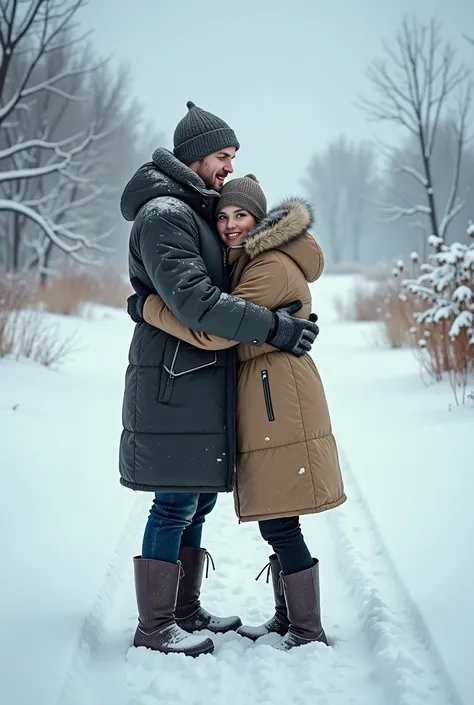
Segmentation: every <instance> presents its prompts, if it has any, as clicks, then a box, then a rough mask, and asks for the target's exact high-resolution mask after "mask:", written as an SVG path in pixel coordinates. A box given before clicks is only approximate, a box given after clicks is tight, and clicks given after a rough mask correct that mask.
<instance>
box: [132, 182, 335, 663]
mask: <svg viewBox="0 0 474 705" xmlns="http://www.w3.org/2000/svg"><path fill="white" fill-rule="evenodd" d="M218 208H219V210H218V214H217V229H218V232H219V235H220V237H221V239H222V241H223V242H224V244H225V245H226V247H227V248H228V249H227V257H228V260H227V261H228V265H229V267H230V268H231V282H232V293H233V294H234V295H235V296H238V297H240V298H242V299H245V300H247V301H251V302H253V303H256V304H261V305H263V306H266V307H267V308H269V309H275V308H277V307H278V306H282V305H285V304H288V303H290V302H293V301H297V300H299V301H301V303H302V307H301V310H299V311H298V312H297V314H298V316H300V317H306V318H308V316H309V314H310V311H311V294H310V289H309V286H308V283H309V282H314V281H316V279H318V278H319V277H320V276H321V273H322V270H323V266H324V261H323V254H322V251H321V249H320V247H319V245H318V244H317V243H316V241H315V240H314V238H313V237H312V236H311V235H310V234H309V233H308V229H309V228H310V227H311V223H312V217H311V209H310V207H309V206H308V205H307V204H306V203H304V202H303V201H301V200H287V201H284V202H283V203H282V204H281V205H280V206H278V207H277V208H275V209H273V210H271V211H270V212H269V213H267V212H266V210H267V204H266V199H265V195H264V193H263V191H262V189H261V187H260V185H259V184H258V182H257V181H256V179H255V177H254V176H252V175H248V176H246V177H244V178H241V179H233V180H232V181H230V182H229V183H228V184H226V185H225V186H224V187H223V189H222V191H221V198H220V200H219V206H218ZM295 313H296V311H295ZM143 317H144V319H145V321H147V323H149V324H150V325H153V326H156V327H158V328H161V329H162V330H164V331H166V332H167V333H170V334H171V335H173V336H175V337H176V338H179V339H180V340H183V341H185V342H187V343H191V344H192V345H194V346H197V347H200V348H205V349H208V350H220V349H224V348H229V347H232V346H234V345H238V343H236V342H235V341H229V340H224V339H222V338H217V337H214V336H210V335H207V334H206V333H203V332H196V331H192V330H190V329H189V328H187V327H186V326H185V325H184V324H182V323H181V322H180V321H179V320H178V319H177V318H176V317H175V316H174V314H172V313H171V311H170V310H169V309H168V308H167V307H166V306H165V304H164V302H163V301H162V299H161V298H160V297H159V296H158V295H155V294H153V295H150V296H149V297H148V298H147V300H146V302H145V305H144V308H143ZM238 357H239V361H240V365H239V380H238V392H237V468H236V482H235V495H234V496H235V508H236V513H237V516H238V517H239V520H240V521H258V523H259V528H260V532H261V534H262V537H263V538H264V539H265V540H266V541H267V542H268V543H269V544H270V546H271V547H272V549H273V551H274V554H273V555H272V556H271V557H270V562H269V573H270V572H271V575H272V582H273V592H274V598H275V614H274V615H273V617H272V618H271V619H270V620H269V621H268V622H266V623H265V624H263V625H261V626H258V627H247V626H243V627H241V628H240V629H239V630H238V631H239V633H240V634H242V635H243V636H247V637H249V638H250V639H252V640H256V639H257V638H258V637H260V636H263V635H265V634H269V633H272V632H275V633H277V634H279V635H281V637H282V638H281V639H280V640H279V641H278V642H277V643H276V644H275V645H274V646H275V648H278V649H282V650H288V649H291V648H293V647H295V646H300V645H302V644H305V643H308V642H312V641H321V642H324V643H327V640H326V635H325V633H324V629H323V627H322V624H321V613H320V597H319V562H318V560H317V559H314V558H313V557H312V555H311V553H310V551H309V549H308V547H307V545H306V543H305V541H304V538H303V535H302V533H301V528H300V522H299V516H300V515H302V514H310V513H315V512H322V511H325V510H327V509H332V508H333V507H337V506H339V505H340V504H342V503H343V502H344V501H345V499H346V497H345V494H344V489H343V482H342V477H341V471H340V467H339V460H338V454H337V449H336V442H335V439H334V436H333V434H332V430H331V422H330V417H329V411H328V407H327V402H326V397H325V394H324V389H323V385H322V382H321V378H320V376H319V373H318V371H317V369H316V367H315V365H314V363H313V361H312V359H311V358H310V356H309V355H304V356H303V357H294V356H292V355H289V354H287V353H285V352H281V351H277V350H276V349H275V348H273V347H271V346H270V345H265V346H263V347H255V346H251V345H244V344H240V345H239V348H238ZM167 373H168V374H169V375H170V376H171V377H173V374H174V371H173V366H172V365H171V367H170V368H169V369H167ZM267 579H268V578H267Z"/></svg>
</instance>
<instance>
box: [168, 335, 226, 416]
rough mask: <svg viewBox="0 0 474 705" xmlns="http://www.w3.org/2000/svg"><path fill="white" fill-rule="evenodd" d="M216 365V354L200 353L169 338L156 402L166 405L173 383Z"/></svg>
mask: <svg viewBox="0 0 474 705" xmlns="http://www.w3.org/2000/svg"><path fill="white" fill-rule="evenodd" d="M216 363H217V352H215V351H210V350H209V351H207V350H206V351H201V350H198V349H197V348H194V347H193V346H191V345H186V344H183V343H182V341H181V340H175V339H173V338H171V339H170V340H168V342H167V343H166V347H165V352H164V355H163V365H162V371H161V379H160V388H159V392H158V401H159V402H161V403H162V404H167V403H168V402H169V401H170V399H171V395H172V392H173V386H174V381H175V379H176V378H178V377H184V375H188V374H190V373H191V372H197V371H198V370H203V369H205V368H206V367H210V366H211V365H215V364H216Z"/></svg>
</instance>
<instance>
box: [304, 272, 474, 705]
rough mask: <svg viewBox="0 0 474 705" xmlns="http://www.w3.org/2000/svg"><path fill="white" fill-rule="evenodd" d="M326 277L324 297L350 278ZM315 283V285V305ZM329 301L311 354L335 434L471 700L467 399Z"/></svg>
mask: <svg viewBox="0 0 474 705" xmlns="http://www.w3.org/2000/svg"><path fill="white" fill-rule="evenodd" d="M322 284H323V286H321V290H322V292H323V295H327V294H328V293H329V291H331V292H332V294H333V295H334V294H335V293H337V292H338V291H341V290H342V291H344V288H345V287H346V286H347V282H346V278H344V277H343V278H340V277H331V278H329V281H328V280H326V281H323V282H322ZM324 285H326V288H325V287H324ZM319 290H320V289H318V285H317V284H316V285H315V287H314V290H313V296H314V306H315V310H318V299H319V293H318V291H319ZM327 301H328V299H327V298H324V299H323V300H322V301H321V306H322V308H323V314H322V316H321V330H322V333H321V335H320V337H319V338H318V347H317V349H315V351H314V359H315V360H316V362H317V364H318V365H319V368H320V371H321V375H322V378H323V380H324V383H325V386H326V389H327V393H328V396H329V401H330V408H331V413H332V417H333V423H334V426H335V428H336V433H337V438H338V439H339V440H340V442H341V445H342V447H343V449H344V452H345V453H346V454H347V457H349V458H350V462H351V467H352V469H353V472H354V473H355V475H356V477H357V481H358V483H359V485H360V488H361V491H362V493H363V496H364V498H365V500H366V502H367V504H368V505H369V506H370V509H371V511H372V513H373V516H374V519H375V521H376V523H377V525H378V527H379V530H380V532H381V536H382V538H383V540H384V542H385V545H386V546H387V547H388V550H389V553H390V556H391V558H392V559H393V561H394V562H395V564H396V566H397V569H398V572H399V574H400V575H401V576H402V578H403V582H404V583H405V586H406V588H407V589H408V591H409V593H410V595H411V597H412V599H413V600H414V602H415V603H416V606H417V609H418V610H419V612H420V614H421V616H422V618H423V620H424V622H425V624H426V625H427V628H428V632H427V633H429V634H430V636H431V638H432V639H433V640H434V643H435V644H436V648H437V650H438V652H439V654H440V656H441V658H442V660H443V662H444V664H445V666H446V668H447V669H448V671H449V673H450V675H451V677H452V679H453V681H454V682H455V683H456V686H457V688H458V691H459V693H460V695H461V697H462V701H463V702H464V703H466V704H470V703H471V702H473V691H474V675H473V671H472V643H471V635H472V634H473V633H474V603H473V600H472V595H473V594H474V566H473V564H472V561H470V559H469V556H470V555H471V554H472V542H473V540H474V513H473V511H472V497H473V496H474V473H473V465H472V450H471V452H469V449H470V448H471V449H472V433H473V431H474V409H473V407H472V403H469V404H467V405H466V406H462V407H456V406H455V405H454V397H453V394H452V391H451V389H450V386H449V384H448V383H447V382H446V383H442V384H434V383H433V384H431V385H429V386H426V385H425V383H424V382H423V381H422V379H421V378H420V374H419V369H418V365H417V363H416V362H415V361H414V356H413V353H412V352H411V351H409V350H387V349H386V348H384V347H382V346H381V345H380V340H381V336H380V333H379V331H378V329H377V325H376V324H361V323H343V324H342V323H340V322H339V323H338V322H336V321H335V319H334V314H333V312H331V311H330V309H328V308H327ZM325 324H327V325H325Z"/></svg>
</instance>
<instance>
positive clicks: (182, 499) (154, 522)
mask: <svg viewBox="0 0 474 705" xmlns="http://www.w3.org/2000/svg"><path fill="white" fill-rule="evenodd" d="M216 501H217V494H211V493H207V492H201V493H195V492H157V493H156V494H155V499H154V500H153V506H152V508H151V509H150V514H149V516H148V521H147V525H146V527H145V534H144V536H143V545H142V557H143V558H154V559H156V560H159V561H168V563H177V562H178V556H179V549H180V548H181V546H186V547H188V548H200V547H201V535H202V526H203V524H204V521H205V519H206V515H207V514H209V513H210V512H211V511H212V510H213V509H214V506H215V504H216Z"/></svg>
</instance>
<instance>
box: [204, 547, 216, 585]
mask: <svg viewBox="0 0 474 705" xmlns="http://www.w3.org/2000/svg"><path fill="white" fill-rule="evenodd" d="M205 559H206V578H208V577H209V564H210V565H212V570H215V569H216V565H215V563H214V559H213V557H212V556H211V554H210V553H209V551H206V553H205Z"/></svg>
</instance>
